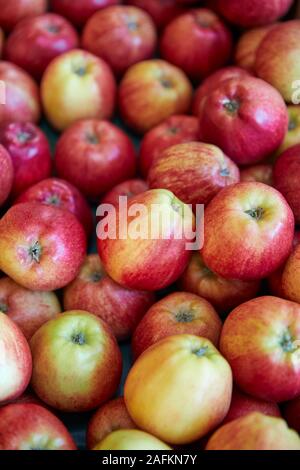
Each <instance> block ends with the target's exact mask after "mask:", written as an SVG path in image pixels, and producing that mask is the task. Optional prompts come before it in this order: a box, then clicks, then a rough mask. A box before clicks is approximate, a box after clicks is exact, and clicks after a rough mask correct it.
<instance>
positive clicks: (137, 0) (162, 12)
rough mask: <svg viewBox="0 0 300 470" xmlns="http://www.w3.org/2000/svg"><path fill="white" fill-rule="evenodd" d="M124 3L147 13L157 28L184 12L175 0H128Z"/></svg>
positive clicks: (162, 26)
mask: <svg viewBox="0 0 300 470" xmlns="http://www.w3.org/2000/svg"><path fill="white" fill-rule="evenodd" d="M126 3H128V4H129V5H134V6H136V7H139V8H142V9H143V10H145V11H146V12H147V13H149V15H150V16H151V17H152V19H153V21H154V23H155V25H156V27H157V28H158V29H163V28H164V27H165V26H166V25H167V24H168V23H169V22H170V21H171V20H172V19H173V18H175V17H176V16H178V15H180V14H181V13H184V12H185V8H183V7H181V6H180V5H177V3H176V0H128V1H127V2H126Z"/></svg>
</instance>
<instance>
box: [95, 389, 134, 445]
mask: <svg viewBox="0 0 300 470" xmlns="http://www.w3.org/2000/svg"><path fill="white" fill-rule="evenodd" d="M119 429H136V425H135V424H134V422H133V421H132V419H131V418H130V416H129V414H128V411H127V409H126V406H125V402H124V398H123V397H118V398H115V399H114V400H110V401H108V402H107V403H105V404H104V405H102V406H101V407H100V408H99V409H98V410H97V411H96V412H95V414H94V415H93V416H92V418H91V419H90V421H89V424H88V427H87V432H86V443H87V448H88V449H93V448H94V447H95V446H96V445H97V444H98V443H99V442H101V441H102V440H103V439H104V438H105V437H106V436H108V435H109V434H110V433H111V432H113V431H117V430H119Z"/></svg>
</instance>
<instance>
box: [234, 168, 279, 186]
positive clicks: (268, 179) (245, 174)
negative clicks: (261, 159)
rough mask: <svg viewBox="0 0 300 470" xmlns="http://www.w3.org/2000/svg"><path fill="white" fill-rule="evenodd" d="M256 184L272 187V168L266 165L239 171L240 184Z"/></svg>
mask: <svg viewBox="0 0 300 470" xmlns="http://www.w3.org/2000/svg"><path fill="white" fill-rule="evenodd" d="M251 181H252V182H257V183H264V184H267V185H269V186H273V166H272V165H269V164H267V163H265V164H263V163H261V164H258V165H252V166H248V167H246V168H242V169H241V182H251Z"/></svg>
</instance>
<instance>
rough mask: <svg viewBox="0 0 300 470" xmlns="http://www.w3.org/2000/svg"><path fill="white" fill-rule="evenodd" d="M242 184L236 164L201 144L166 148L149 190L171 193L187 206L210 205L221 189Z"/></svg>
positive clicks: (156, 164) (152, 170) (154, 166)
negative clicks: (155, 189)
mask: <svg viewBox="0 0 300 470" xmlns="http://www.w3.org/2000/svg"><path fill="white" fill-rule="evenodd" d="M191 175H192V177H191ZM239 180H240V172H239V169H238V167H237V166H236V164H235V163H234V162H233V161H232V160H230V158H228V157H226V155H225V154H224V153H223V152H222V150H220V149H219V148H218V147H215V146H214V145H210V144H203V143H201V142H189V143H185V144H178V145H173V146H172V147H169V148H167V149H166V150H164V151H163V152H161V153H160V154H159V155H158V156H157V158H156V159H155V160H154V162H153V163H152V166H151V168H150V171H149V175H148V182H149V186H150V188H152V189H154V188H164V189H168V190H169V191H172V192H173V193H174V194H175V196H177V197H178V198H179V199H180V200H181V201H183V202H185V203H186V204H208V203H209V201H210V200H211V199H212V198H213V197H214V196H215V195H216V194H217V193H218V192H219V191H220V190H221V189H222V188H224V187H226V186H229V185H232V184H234V183H237V182H239Z"/></svg>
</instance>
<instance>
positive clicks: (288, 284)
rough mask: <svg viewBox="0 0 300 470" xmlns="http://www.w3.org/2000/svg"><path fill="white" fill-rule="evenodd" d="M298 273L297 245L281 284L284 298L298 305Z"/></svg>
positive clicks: (299, 256)
mask: <svg viewBox="0 0 300 470" xmlns="http://www.w3.org/2000/svg"><path fill="white" fill-rule="evenodd" d="M299 271H300V245H297V246H296V248H295V249H294V251H293V252H292V254H291V255H290V257H289V259H288V260H287V263H286V265H285V267H284V268H283V273H282V281H281V282H282V289H283V293H284V296H285V297H286V298H287V299H290V300H293V301H295V302H298V303H299V302H300V283H299ZM299 394H300V393H299Z"/></svg>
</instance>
